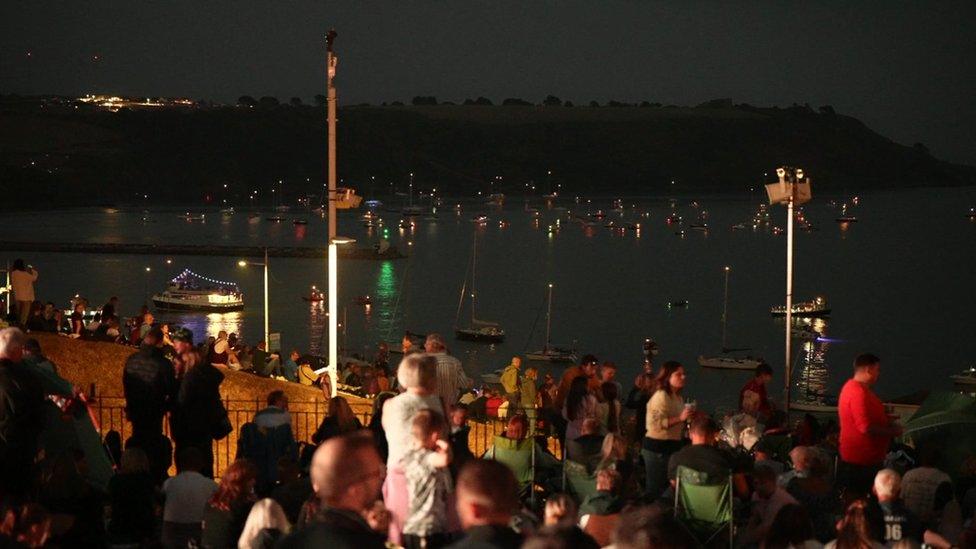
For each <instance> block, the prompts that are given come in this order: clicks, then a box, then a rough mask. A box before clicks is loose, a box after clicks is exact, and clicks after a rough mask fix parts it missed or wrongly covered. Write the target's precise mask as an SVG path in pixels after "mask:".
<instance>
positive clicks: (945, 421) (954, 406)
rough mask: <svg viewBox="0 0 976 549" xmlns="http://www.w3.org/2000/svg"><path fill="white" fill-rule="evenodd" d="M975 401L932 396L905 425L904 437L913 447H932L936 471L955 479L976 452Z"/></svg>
mask: <svg viewBox="0 0 976 549" xmlns="http://www.w3.org/2000/svg"><path fill="white" fill-rule="evenodd" d="M974 427H976V399H974V398H973V397H971V396H968V395H963V394H958V393H933V394H932V395H930V396H929V397H928V398H927V399H925V401H924V402H922V405H921V406H920V407H919V409H918V411H917V412H915V415H913V416H912V417H911V419H909V420H908V421H906V422H905V434H906V435H908V436H910V437H911V439H912V441H913V442H914V443H915V446H916V447H921V446H935V447H937V448H939V451H940V453H941V455H942V460H941V463H940V467H939V468H940V469H942V470H943V471H946V472H948V473H949V474H950V475H955V473H956V472H957V471H959V467H960V466H961V464H962V463H963V462H964V460H966V459H967V457H968V456H970V455H971V454H972V452H973V451H974V450H976V428H974Z"/></svg>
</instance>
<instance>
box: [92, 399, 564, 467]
mask: <svg viewBox="0 0 976 549" xmlns="http://www.w3.org/2000/svg"><path fill="white" fill-rule="evenodd" d="M223 403H224V407H225V408H226V409H227V415H228V417H229V419H230V424H231V426H232V427H233V430H232V431H231V433H230V434H229V435H227V437H225V438H224V439H222V440H215V441H214V443H213V451H214V475H215V476H217V477H219V476H220V475H221V473H222V472H223V471H224V469H226V468H227V467H228V466H229V465H230V464H231V463H233V462H234V457H235V456H236V455H237V435H238V433H239V432H240V429H241V426H242V425H244V424H245V423H247V422H249V421H251V420H252V419H253V418H254V414H255V413H257V412H258V411H259V410H262V409H264V408H265V407H266V406H267V403H266V401H265V399H263V398H255V399H253V400H251V399H230V398H224V400H223ZM90 406H91V409H92V411H93V412H94V415H95V417H96V418H97V419H98V425H99V429H100V434H101V436H102V437H103V438H104V437H105V435H106V434H107V433H108V432H109V431H118V432H119V434H120V435H122V440H123V441H125V440H127V439H128V438H129V436H131V435H132V424H131V423H129V422H128V421H127V420H126V418H125V398H124V397H120V396H99V397H98V398H97V399H95V400H94V402H91V404H90ZM349 406H350V407H351V408H352V411H353V413H354V414H355V415H356V417H357V418H358V419H359V421H360V422H362V424H363V426H366V425H368V424H369V420H370V419H371V417H372V405H371V404H370V403H368V402H361V401H356V400H355V399H351V398H350V399H349ZM288 412H289V413H290V414H291V417H292V431H293V433H294V435H295V440H297V441H299V442H303V441H304V442H311V440H312V435H313V434H314V433H315V431H316V430H317V429H318V427H319V425H320V424H321V423H322V420H323V419H325V417H326V416H327V415H328V404H327V403H326V402H325V401H324V400H307V401H289V402H288ZM468 424H469V426H470V427H471V433H470V435H469V436H468V446H469V447H470V448H471V452H472V453H473V454H474V455H476V456H480V455H482V454H483V453H484V452H485V450H487V449H488V447H489V446H491V443H492V440H493V439H494V437H495V436H496V435H499V434H501V433H503V432H504V431H505V423H504V422H503V421H501V420H497V419H496V420H488V421H485V422H482V421H475V420H470V421H468ZM163 429H164V432H165V434H166V436H170V430H169V422H164V427H163ZM548 447H549V450H550V451H552V453H553V455H555V456H557V457H558V456H560V455H561V450H560V445H559V441H558V440H557V439H556V438H554V437H550V438H549V440H548ZM170 472H171V473H175V470H173V469H171V471H170Z"/></svg>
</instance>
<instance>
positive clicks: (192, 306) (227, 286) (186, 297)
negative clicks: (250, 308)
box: [152, 269, 244, 313]
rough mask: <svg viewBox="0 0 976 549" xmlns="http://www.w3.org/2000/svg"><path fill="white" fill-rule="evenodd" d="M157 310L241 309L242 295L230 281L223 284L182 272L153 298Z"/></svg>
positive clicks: (188, 271)
mask: <svg viewBox="0 0 976 549" xmlns="http://www.w3.org/2000/svg"><path fill="white" fill-rule="evenodd" d="M152 301H153V305H155V306H156V308H157V309H164V310H172V311H201V312H208V313H215V312H216V313H222V312H231V311H240V310H243V309H244V294H243V293H241V290H240V288H238V286H237V284H235V283H233V282H222V281H220V280H214V279H212V278H208V277H205V276H202V275H198V274H196V273H194V272H193V271H191V270H189V269H185V270H184V271H183V272H182V273H180V274H179V275H178V276H177V277H176V278H174V279H173V280H171V281H170V282H169V286H168V287H167V288H166V290H165V291H163V292H162V293H159V294H156V295H154V296H153V297H152Z"/></svg>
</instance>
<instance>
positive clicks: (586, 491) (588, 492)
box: [563, 459, 596, 504]
mask: <svg viewBox="0 0 976 549" xmlns="http://www.w3.org/2000/svg"><path fill="white" fill-rule="evenodd" d="M563 490H564V491H565V492H566V493H568V494H570V495H571V496H573V499H575V500H576V503H577V504H580V503H582V502H583V501H585V500H586V498H588V497H590V496H592V495H593V494H596V475H595V474H590V473H589V472H588V471H587V470H586V465H583V464H582V463H579V462H576V461H571V460H568V459H564V460H563Z"/></svg>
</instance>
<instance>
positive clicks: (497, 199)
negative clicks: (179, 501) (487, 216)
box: [485, 193, 505, 206]
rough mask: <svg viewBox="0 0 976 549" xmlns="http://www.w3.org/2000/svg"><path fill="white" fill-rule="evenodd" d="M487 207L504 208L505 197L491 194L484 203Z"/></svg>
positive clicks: (499, 194)
mask: <svg viewBox="0 0 976 549" xmlns="http://www.w3.org/2000/svg"><path fill="white" fill-rule="evenodd" d="M485 204H487V205H488V206H504V205H505V195H504V194H502V193H493V194H490V195H488V201H487V202H485Z"/></svg>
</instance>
